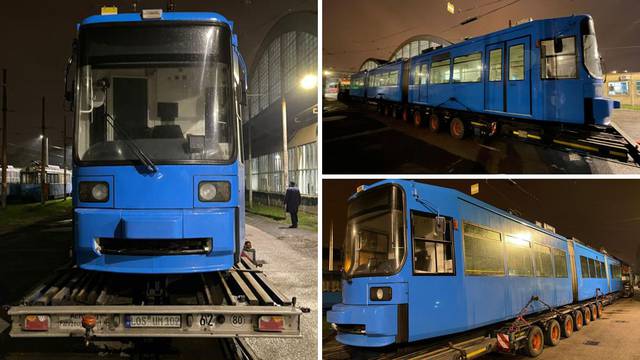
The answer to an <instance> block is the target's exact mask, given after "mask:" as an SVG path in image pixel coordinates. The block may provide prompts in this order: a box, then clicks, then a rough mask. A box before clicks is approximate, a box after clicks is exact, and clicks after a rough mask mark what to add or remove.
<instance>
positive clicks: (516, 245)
mask: <svg viewBox="0 0 640 360" xmlns="http://www.w3.org/2000/svg"><path fill="white" fill-rule="evenodd" d="M506 240H507V268H508V269H509V276H533V262H532V261H531V243H530V242H529V241H527V240H523V239H520V238H517V237H515V236H507V237H506Z"/></svg>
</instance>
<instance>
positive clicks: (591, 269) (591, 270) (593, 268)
mask: <svg viewBox="0 0 640 360" xmlns="http://www.w3.org/2000/svg"><path fill="white" fill-rule="evenodd" d="M589 277H590V278H597V277H598V276H597V274H596V264H595V262H594V261H593V259H591V258H589Z"/></svg>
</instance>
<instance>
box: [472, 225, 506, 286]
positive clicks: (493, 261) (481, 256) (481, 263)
mask: <svg viewBox="0 0 640 360" xmlns="http://www.w3.org/2000/svg"><path fill="white" fill-rule="evenodd" d="M464 264H465V273H466V274H468V275H504V257H503V253H502V241H501V237H500V233H498V232H496V231H491V230H486V229H483V228H480V227H478V226H475V225H471V224H464Z"/></svg>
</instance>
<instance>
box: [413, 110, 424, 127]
mask: <svg viewBox="0 0 640 360" xmlns="http://www.w3.org/2000/svg"><path fill="white" fill-rule="evenodd" d="M413 125H414V126H415V127H421V126H422V114H421V113H420V111H419V110H416V111H414V112H413Z"/></svg>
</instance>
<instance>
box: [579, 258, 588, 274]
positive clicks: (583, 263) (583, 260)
mask: <svg viewBox="0 0 640 360" xmlns="http://www.w3.org/2000/svg"><path fill="white" fill-rule="evenodd" d="M580 271H581V272H582V277H583V278H588V277H589V262H588V261H587V258H586V257H584V256H580Z"/></svg>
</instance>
